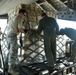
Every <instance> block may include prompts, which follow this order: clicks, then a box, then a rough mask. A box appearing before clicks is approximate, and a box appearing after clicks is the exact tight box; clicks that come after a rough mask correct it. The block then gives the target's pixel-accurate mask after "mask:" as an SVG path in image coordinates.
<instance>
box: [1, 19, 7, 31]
mask: <svg viewBox="0 0 76 75" xmlns="http://www.w3.org/2000/svg"><path fill="white" fill-rule="evenodd" d="M6 25H7V19H0V27H1V30H2V32H4V30H5V28H6Z"/></svg>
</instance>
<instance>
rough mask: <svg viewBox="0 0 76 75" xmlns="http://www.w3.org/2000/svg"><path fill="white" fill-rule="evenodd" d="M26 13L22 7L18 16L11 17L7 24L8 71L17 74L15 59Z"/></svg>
mask: <svg viewBox="0 0 76 75" xmlns="http://www.w3.org/2000/svg"><path fill="white" fill-rule="evenodd" d="M25 15H26V11H25V10H24V9H20V10H19V13H18V15H17V16H15V17H13V18H11V20H9V22H8V26H7V44H8V50H9V54H8V67H9V68H8V72H9V73H11V74H14V75H15V74H17V72H15V71H14V69H13V67H14V66H15V61H16V59H17V35H18V33H20V32H22V33H24V30H23V28H22V21H23V19H24V17H25Z"/></svg>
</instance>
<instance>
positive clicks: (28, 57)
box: [1, 30, 66, 63]
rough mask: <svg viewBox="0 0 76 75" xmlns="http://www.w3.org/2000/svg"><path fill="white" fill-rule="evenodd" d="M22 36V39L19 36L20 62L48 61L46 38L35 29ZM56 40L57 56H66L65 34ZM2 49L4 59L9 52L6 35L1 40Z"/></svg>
mask: <svg viewBox="0 0 76 75" xmlns="http://www.w3.org/2000/svg"><path fill="white" fill-rule="evenodd" d="M31 32H32V33H31ZM20 36H21V38H22V39H21V41H20V38H18V59H19V61H20V62H22V61H24V62H26V63H34V62H44V61H46V56H45V52H44V40H43V37H42V36H38V35H37V34H36V32H35V31H33V30H32V31H28V32H27V33H26V35H23V34H22V35H20ZM20 36H18V37H20ZM56 40H57V42H56V47H57V48H56V49H57V52H56V54H57V58H60V57H65V50H66V49H65V43H66V40H65V39H64V36H61V35H60V36H58V37H57V38H56ZM1 49H2V53H3V57H4V59H6V57H7V54H8V53H9V51H8V49H7V43H6V35H4V37H3V39H2V40H1Z"/></svg>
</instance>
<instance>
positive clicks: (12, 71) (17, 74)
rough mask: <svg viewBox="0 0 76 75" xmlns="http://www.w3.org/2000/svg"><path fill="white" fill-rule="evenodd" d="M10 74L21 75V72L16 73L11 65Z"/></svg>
mask: <svg viewBox="0 0 76 75" xmlns="http://www.w3.org/2000/svg"><path fill="white" fill-rule="evenodd" d="M8 73H10V74H12V75H19V72H17V71H15V70H14V68H13V67H12V66H11V65H10V66H9V68H8Z"/></svg>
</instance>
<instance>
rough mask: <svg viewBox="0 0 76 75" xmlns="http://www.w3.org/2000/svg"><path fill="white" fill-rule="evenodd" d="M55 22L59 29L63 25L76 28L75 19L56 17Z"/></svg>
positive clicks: (63, 26)
mask: <svg viewBox="0 0 76 75" xmlns="http://www.w3.org/2000/svg"><path fill="white" fill-rule="evenodd" d="M57 23H58V24H59V28H60V29H61V28H65V27H67V28H73V29H76V22H75V21H68V20H61V19H57Z"/></svg>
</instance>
